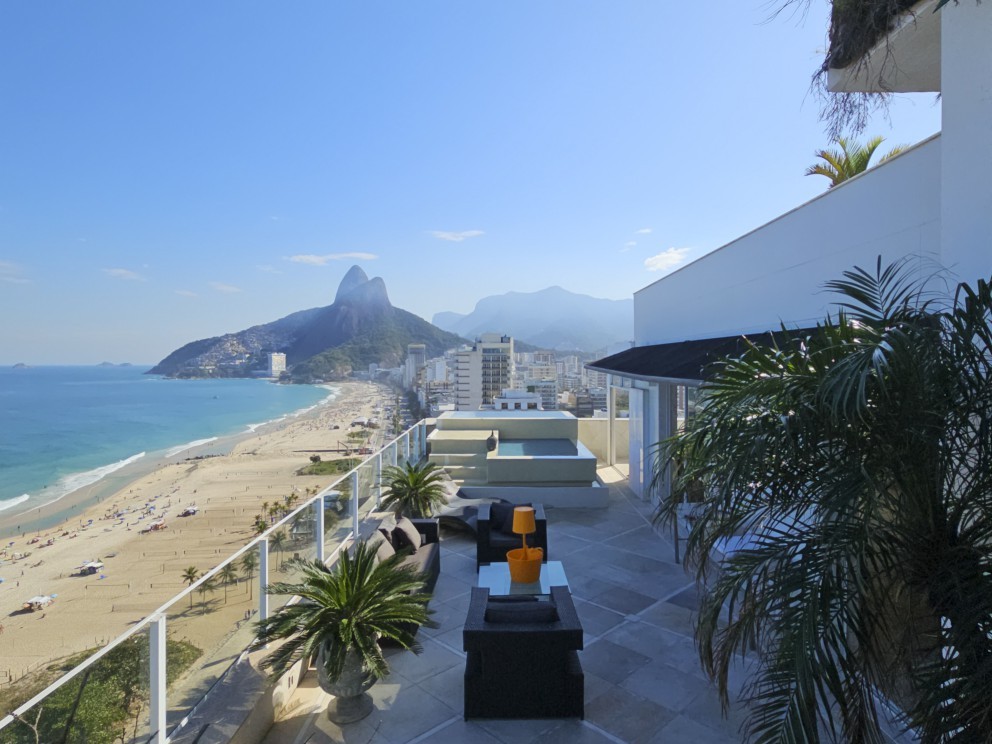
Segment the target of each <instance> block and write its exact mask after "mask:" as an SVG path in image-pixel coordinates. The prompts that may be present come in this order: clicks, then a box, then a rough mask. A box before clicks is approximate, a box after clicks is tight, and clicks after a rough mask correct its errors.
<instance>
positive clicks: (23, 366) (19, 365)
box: [14, 362, 28, 369]
mask: <svg viewBox="0 0 992 744" xmlns="http://www.w3.org/2000/svg"><path fill="white" fill-rule="evenodd" d="M27 368H28V365H26V364H25V363H24V362H18V363H17V364H15V365H14V369H27Z"/></svg>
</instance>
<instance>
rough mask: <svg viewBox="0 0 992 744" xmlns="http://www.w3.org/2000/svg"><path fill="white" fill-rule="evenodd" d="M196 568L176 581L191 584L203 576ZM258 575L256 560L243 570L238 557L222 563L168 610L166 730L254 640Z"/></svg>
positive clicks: (188, 569)
mask: <svg viewBox="0 0 992 744" xmlns="http://www.w3.org/2000/svg"><path fill="white" fill-rule="evenodd" d="M250 552H251V553H252V555H253V556H254V555H256V554H257V553H256V552H255V551H250ZM246 555H247V554H246ZM191 569H193V570H194V571H195V574H194V572H193V571H191ZM195 569H196V566H194V565H190V566H187V567H186V568H184V569H181V570H178V571H176V573H175V577H176V579H177V583H178V584H180V585H182V584H186V585H188V584H190V583H193V582H195V581H196V578H193V577H194V576H195V575H196V574H200V575H202V573H201V572H200V571H198V570H195ZM248 569H250V570H248ZM249 574H250V575H251V580H249V579H248V575H249ZM257 577H258V564H257V561H252V560H251V559H249V563H248V566H247V568H246V566H245V563H244V556H242V557H241V558H239V559H237V560H234V561H229V562H226V563H225V564H224V565H223V566H222V567H221V569H220V570H219V571H218V572H217V573H215V574H213V575H212V576H211V578H210V579H208V580H207V581H206V582H204V583H202V584H200V586H199V587H198V588H197V589H195V590H194V591H193V592H191V593H190V594H189V595H188V596H187V597H183V598H182V599H179V600H177V601H176V602H173V603H172V604H171V605H170V606H169V607H168V609H167V610H166V632H167V636H168V640H167V642H166V643H167V649H166V656H167V660H166V670H167V675H168V680H169V689H168V693H167V695H166V702H167V708H168V710H167V713H166V729H167V730H169V731H171V730H172V729H173V728H175V727H176V726H177V725H178V723H179V721H180V720H181V719H182V718H183V717H185V716H186V715H187V713H188V712H189V711H190V709H191V708H192V707H193V706H194V705H196V704H197V703H198V702H199V701H200V700H201V699H202V698H203V696H204V695H206V693H207V692H208V691H209V690H210V688H211V687H212V686H213V685H214V684H215V683H216V682H217V680H218V679H220V678H221V676H223V674H224V673H225V672H226V671H227V670H228V668H230V666H231V665H232V664H233V663H234V662H235V661H236V660H237V658H238V656H239V655H240V654H241V652H242V651H244V649H245V647H246V646H247V645H248V644H249V643H250V642H251V640H252V638H254V635H255V633H254V629H253V623H252V619H253V618H254V617H256V616H257V613H256V607H257V600H258V598H257V589H256V587H255V584H256V583H257ZM191 578H192V582H191V581H190V579H191Z"/></svg>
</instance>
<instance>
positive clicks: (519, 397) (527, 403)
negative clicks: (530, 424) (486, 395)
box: [493, 390, 544, 411]
mask: <svg viewBox="0 0 992 744" xmlns="http://www.w3.org/2000/svg"><path fill="white" fill-rule="evenodd" d="M493 409H494V410H496V411H543V410H544V408H543V406H542V404H541V394H540V393H529V392H527V391H526V390H504V391H503V392H502V393H500V394H499V395H497V396H496V397H495V398H493Z"/></svg>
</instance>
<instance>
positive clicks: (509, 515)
mask: <svg viewBox="0 0 992 744" xmlns="http://www.w3.org/2000/svg"><path fill="white" fill-rule="evenodd" d="M518 506H531V504H493V505H492V506H491V507H490V512H489V514H490V516H489V521H490V524H491V527H490V530H491V531H493V532H502V533H503V534H504V535H516V534H517V533H516V532H514V531H513V510H514V509H515V508H516V507H518Z"/></svg>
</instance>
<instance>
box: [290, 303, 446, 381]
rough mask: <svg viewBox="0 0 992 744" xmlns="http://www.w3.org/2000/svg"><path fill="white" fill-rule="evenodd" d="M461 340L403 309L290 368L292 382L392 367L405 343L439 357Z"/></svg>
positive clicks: (399, 359)
mask: <svg viewBox="0 0 992 744" xmlns="http://www.w3.org/2000/svg"><path fill="white" fill-rule="evenodd" d="M462 343H465V341H464V340H463V339H462V338H460V337H458V336H456V335H455V334H453V333H448V332H447V331H442V330H441V329H440V328H436V327H434V326H432V325H430V324H429V323H427V322H426V321H425V320H423V319H421V318H418V317H417V316H416V315H413V314H412V313H408V312H406V311H405V310H400V309H398V308H394V312H393V313H392V314H391V315H390V316H389V317H385V318H383V319H382V320H381V321H380V322H379V323H378V324H377V325H376V326H375V327H374V328H372V329H370V330H369V331H368V332H366V333H363V334H361V335H360V336H357V337H355V338H353V339H352V340H351V341H348V342H347V343H344V344H341V345H340V346H337V347H335V348H333V349H329V350H328V351H325V352H323V353H321V354H317V355H316V356H313V357H310V358H309V359H307V360H306V361H304V362H301V363H299V364H297V365H296V366H295V367H294V368H293V375H292V379H293V382H313V381H315V380H341V379H344V378H345V377H347V376H348V375H350V374H351V373H352V371H354V370H359V371H364V370H365V369H367V368H368V366H369V365H370V364H378V365H379V366H381V367H395V366H397V365H399V364H400V362H402V361H403V359H405V358H406V347H407V344H424V345H426V346H427V356H428V357H432V356H440V355H441V354H443V353H444V352H445V351H447V350H448V349H451V348H454V347H456V346H458V345H459V344H462Z"/></svg>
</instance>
